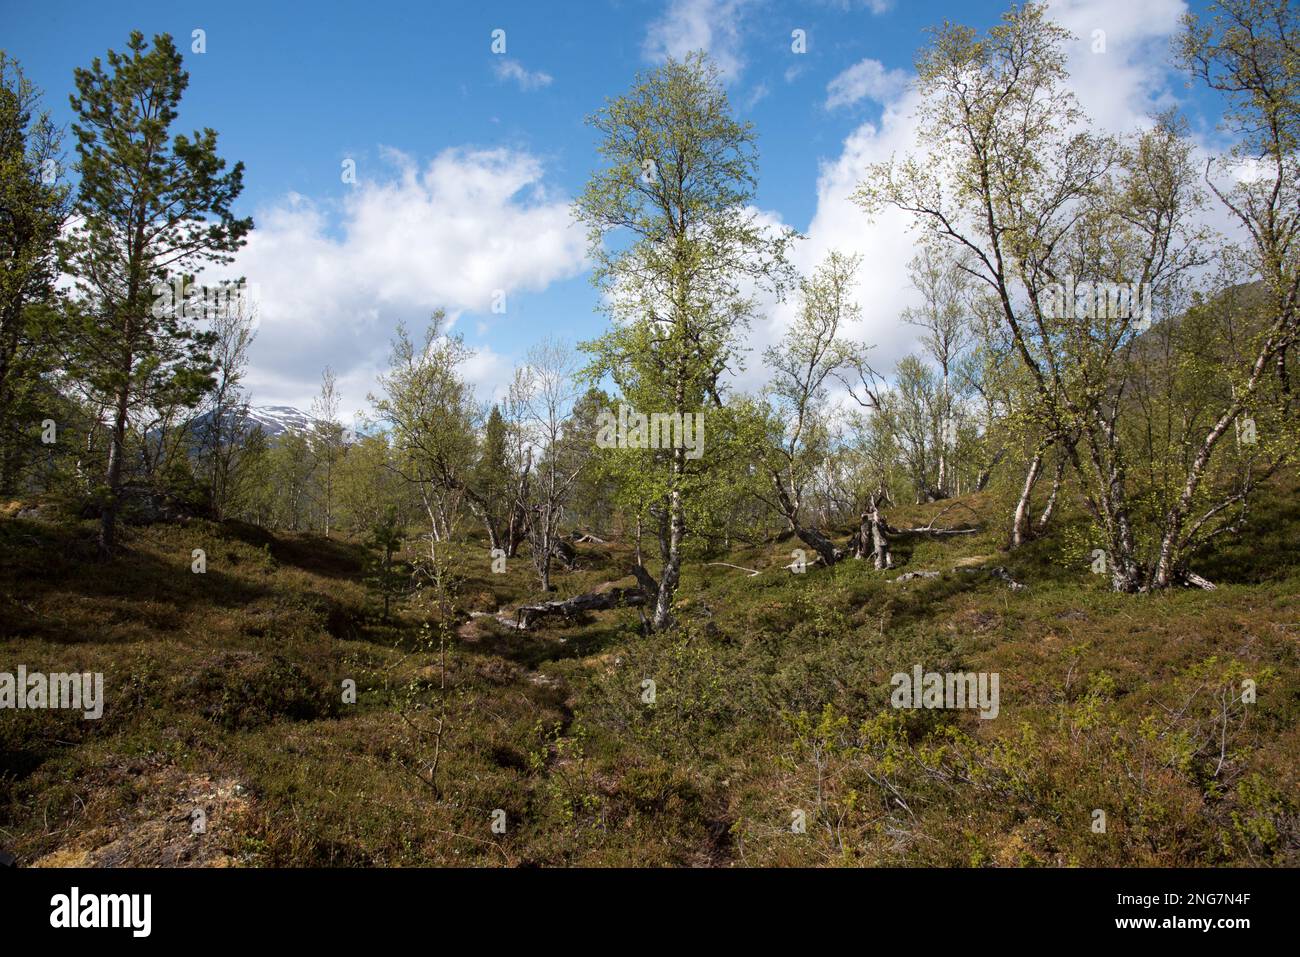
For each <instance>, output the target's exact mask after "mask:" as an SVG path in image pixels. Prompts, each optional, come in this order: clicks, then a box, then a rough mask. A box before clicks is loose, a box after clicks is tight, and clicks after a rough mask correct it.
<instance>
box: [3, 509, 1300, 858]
mask: <svg viewBox="0 0 1300 957" xmlns="http://www.w3.org/2000/svg"><path fill="white" fill-rule="evenodd" d="M1293 491H1294V490H1293V489H1290V488H1287V489H1279V490H1277V492H1276V494H1274V495H1273V497H1272V498H1271V499H1270V500H1269V501H1267V502H1264V503H1263V504H1262V506H1261V508H1260V509H1259V511H1258V512H1257V518H1258V521H1259V529H1260V531H1259V532H1258V533H1252V537H1251V538H1249V539H1248V540H1246V541H1245V542H1244V543H1226V544H1225V545H1224V547H1222V548H1221V550H1220V551H1218V552H1216V553H1214V554H1213V555H1210V556H1207V557H1206V561H1205V563H1204V567H1203V570H1204V571H1205V573H1206V574H1207V575H1208V576H1209V577H1211V578H1213V579H1214V580H1215V581H1216V582H1218V583H1219V585H1220V587H1219V588H1218V590H1216V591H1214V592H1199V591H1175V592H1169V593H1167V594H1161V595H1151V596H1119V595H1114V594H1111V593H1110V592H1108V591H1107V590H1106V588H1105V583H1104V582H1103V581H1102V580H1101V578H1100V576H1093V575H1091V574H1089V572H1088V569H1087V565H1086V562H1084V561H1082V560H1075V559H1073V558H1071V557H1070V556H1069V555H1067V554H1065V551H1066V549H1065V546H1063V545H1062V542H1065V541H1071V540H1073V538H1072V536H1071V535H1070V534H1066V533H1067V532H1068V531H1069V526H1063V527H1062V529H1059V530H1058V533H1057V534H1054V535H1053V536H1051V537H1049V538H1047V539H1044V540H1042V541H1039V542H1035V543H1033V544H1032V545H1030V546H1028V547H1027V548H1025V549H1022V550H1019V551H1017V552H1015V553H1007V552H1005V551H1002V550H1000V546H1001V544H1002V542H1001V538H1002V524H1003V523H1002V520H1001V516H1002V505H1000V504H999V503H996V502H993V501H991V500H990V499H988V498H987V497H985V496H976V497H973V498H970V499H967V500H964V501H965V504H966V505H968V506H969V510H966V509H962V510H957V511H953V512H950V513H948V514H947V515H945V516H944V517H943V518H941V519H940V520H939V523H938V524H940V525H943V524H948V523H953V524H955V523H956V522H958V521H974V522H977V523H978V524H980V525H981V527H982V528H983V531H982V532H980V533H979V534H975V535H970V536H959V537H952V538H945V539H941V540H940V539H931V538H922V537H910V538H908V539H905V540H902V541H900V542H899V543H898V547H897V549H896V553H895V557H896V559H897V561H898V562H899V567H898V568H896V569H894V570H893V571H889V572H876V571H874V570H873V569H871V568H870V567H869V565H867V564H866V563H860V562H854V561H847V562H844V563H843V564H841V565H838V566H836V567H835V568H832V569H819V568H812V569H810V570H809V571H808V572H807V573H806V574H804V575H793V574H790V573H789V572H786V571H781V570H780V569H779V566H781V565H784V564H786V563H787V562H789V561H790V552H791V550H792V549H793V547H794V546H795V545H796V544H797V543H795V542H793V541H792V540H789V539H786V540H781V541H778V542H775V543H770V544H767V545H764V546H762V547H750V548H741V549H737V550H734V551H733V552H732V553H730V554H728V555H709V556H703V555H700V556H695V560H693V561H692V562H691V563H690V564H689V565H688V567H687V568H686V570H685V575H684V581H683V588H682V593H681V601H680V604H679V610H678V613H679V626H678V627H677V629H675V630H674V631H673V632H672V633H670V634H666V635H659V636H652V637H645V636H643V635H642V633H641V629H640V626H639V622H640V619H639V614H638V612H637V611H636V610H635V609H619V610H615V611H611V612H602V613H598V614H595V615H591V616H587V617H586V618H585V619H583V620H581V621H577V622H572V623H551V624H548V625H547V626H546V627H545V628H542V629H541V630H539V631H537V632H535V633H523V634H521V633H518V632H515V631H512V630H509V629H505V628H501V627H499V626H497V625H495V624H494V623H492V622H490V621H480V623H477V624H475V625H474V626H472V627H469V628H463V627H462V625H463V624H464V622H465V621H466V620H467V619H468V613H469V612H470V611H471V610H495V609H497V608H503V609H504V608H511V607H514V606H515V605H517V604H519V603H521V602H524V601H531V600H535V599H537V598H539V597H542V596H539V595H538V594H537V592H536V591H535V579H534V577H533V575H532V573H531V569H530V567H529V563H528V560H527V558H526V557H525V556H523V555H522V554H521V556H520V557H519V558H517V559H514V560H512V561H511V562H510V563H509V569H508V572H507V573H506V574H505V575H493V574H492V573H491V572H490V567H489V564H490V563H489V558H488V549H487V545H486V542H484V541H482V540H479V539H477V538H471V539H468V540H466V541H464V542H462V543H458V544H457V545H456V547H455V548H453V549H452V555H453V560H454V576H455V579H456V589H455V607H453V608H452V609H450V610H449V611H448V612H447V613H446V619H445V620H443V619H442V618H441V617H440V616H439V615H438V614H437V613H434V612H430V611H428V610H427V609H425V608H423V606H422V604H421V603H419V602H416V601H414V600H406V601H402V602H399V603H398V605H397V606H396V607H395V611H394V617H393V619H392V620H390V621H383V620H381V616H380V614H379V605H378V603H377V600H376V598H375V596H374V595H373V594H370V593H368V591H367V589H366V587H365V585H364V583H363V579H364V575H365V562H366V557H367V556H366V552H365V549H364V548H363V547H361V546H360V545H359V544H357V543H355V542H349V541H340V540H337V539H329V540H327V539H324V538H322V537H320V536H315V535H271V534H269V533H266V532H264V531H261V530H259V529H255V528H252V527H249V526H242V525H237V524H225V525H217V524H212V523H202V522H194V523H190V524H186V525H184V526H153V527H149V528H142V529H133V530H131V531H130V533H129V536H128V539H127V541H126V543H125V545H126V547H125V548H124V550H123V553H122V555H121V556H120V557H118V558H117V559H115V560H114V561H113V562H111V563H100V562H98V561H97V560H96V559H95V557H94V548H93V529H92V528H91V527H90V526H89V525H76V524H74V525H68V526H60V525H53V524H46V523H37V522H29V521H22V520H17V519H12V518H0V670H11V669H12V667H13V666H16V665H17V664H20V663H21V664H25V665H26V666H27V667H28V669H29V670H43V671H70V670H77V671H102V672H104V673H105V683H106V688H107V697H108V705H107V707H106V710H105V714H104V717H103V719H102V720H100V721H84V720H81V719H80V717H79V716H74V715H69V714H67V713H63V712H58V711H21V712H17V711H6V712H0V767H2V768H3V771H2V772H0V845H3V846H4V847H6V848H7V849H9V850H11V851H12V852H14V853H15V854H17V855H18V857H19V859H20V861H21V862H22V863H24V864H35V863H41V864H69V863H86V864H140V865H153V864H160V863H161V864H202V865H213V866H216V865H243V866H256V865H288V866H296V865H317V864H326V865H331V864H337V865H439V864H444V865H445V864H461V865H485V866H496V865H525V864H539V865H564V864H584V865H633V866H643V865H681V866H698V865H712V866H729V865H820V864H872V865H895V864H897V865H932V864H939V865H1006V866H1028V865H1073V864H1091V865H1115V866H1121V865H1141V864H1146V865H1160V864H1168V865H1192V866H1198V865H1205V866H1209V865H1232V864H1291V865H1294V864H1296V863H1297V862H1298V858H1297V846H1298V845H1300V808H1298V806H1297V795H1298V794H1300V787H1297V785H1298V784H1300V780H1297V778H1298V776H1300V775H1298V771H1297V768H1298V767H1300V731H1298V730H1297V729H1298V728H1300V720H1297V719H1298V718H1300V661H1298V660H1297V650H1296V642H1297V635H1298V634H1300V587H1298V586H1300V546H1298V545H1297V541H1298V537H1297V532H1298V531H1300V505H1297V503H1296V497H1295V495H1294V494H1293ZM938 510H939V506H919V507H916V508H900V509H896V510H894V511H893V512H891V515H890V519H891V521H893V522H894V523H895V524H898V525H911V524H924V523H925V522H927V521H929V519H930V518H931V517H932V516H934V515H935V514H936V512H937V511H938ZM194 548H203V549H205V551H206V553H207V561H208V566H207V568H208V570H207V573H206V574H204V575H196V574H193V573H192V572H191V570H190V561H191V557H190V556H191V550H192V549H194ZM579 554H580V563H579V569H578V570H577V571H575V572H559V573H558V574H557V575H556V577H555V582H556V584H557V587H558V592H557V594H558V597H565V596H567V595H572V594H577V593H580V592H583V591H587V590H590V589H592V588H594V587H595V586H597V585H599V584H602V583H604V582H607V581H610V580H613V579H618V578H621V577H622V576H623V575H624V574H625V573H626V569H627V562H628V561H629V560H630V550H629V549H628V548H627V547H625V546H622V545H618V544H611V545H583V546H579ZM405 557H406V558H408V559H409V558H412V557H414V556H413V555H410V554H408V555H406V556H405ZM705 561H727V562H731V563H733V564H736V565H741V566H745V567H747V568H755V569H761V570H762V571H761V573H760V574H759V575H757V576H749V575H747V574H746V573H745V572H743V571H738V570H736V569H733V568H725V567H716V566H708V565H705V564H704V562H705ZM993 565H1003V566H1006V567H1007V568H1008V569H1009V571H1010V572H1011V574H1012V575H1013V576H1014V577H1015V578H1016V579H1018V580H1019V581H1022V582H1025V583H1026V584H1028V585H1029V588H1028V589H1027V590H1025V591H1018V592H1013V591H1012V590H1010V589H1009V588H1008V587H1007V586H1006V584H1005V583H1003V582H1001V581H999V580H997V579H995V578H991V577H989V576H988V575H987V574H984V573H981V572H979V571H978V569H980V568H985V567H989V566H993ZM918 569H933V570H940V571H942V572H943V574H942V575H941V576H940V577H939V578H933V579H917V580H913V581H909V582H906V583H898V582H894V581H893V579H895V578H897V577H898V575H900V574H902V573H903V572H906V571H914V570H918ZM968 569H975V570H968ZM629 583H630V579H629ZM548 597H557V595H551V596H548ZM422 626H423V627H422ZM440 628H445V629H446V630H445V631H444V632H443V633H444V634H446V635H448V636H449V641H448V648H447V653H446V658H445V661H446V678H445V682H446V686H447V690H446V692H445V694H443V693H441V692H440V690H439V689H440V687H441V686H442V684H443V681H444V679H443V671H442V664H441V661H442V659H441V658H440V655H439V650H438V642H437V635H438V634H439V629H440ZM915 664H921V665H922V666H923V667H924V669H925V670H927V671H989V672H998V673H999V675H1000V676H1001V711H1000V714H999V716H998V718H997V719H996V720H991V721H982V720H980V719H979V718H978V717H976V716H975V715H974V714H973V713H970V712H954V711H933V710H930V711H927V710H918V711H896V710H894V709H892V708H891V707H890V706H889V696H890V690H891V689H890V681H889V679H890V676H891V675H892V674H893V673H894V672H895V671H904V672H906V671H910V670H911V668H912V666H913V665H915ZM647 679H648V680H650V681H653V682H654V688H655V700H654V704H653V706H651V705H648V704H646V703H645V701H644V700H643V693H644V689H645V687H646V686H645V684H644V682H646V681H647ZM1246 679H1250V680H1253V681H1254V682H1255V683H1256V686H1257V689H1258V690H1257V693H1258V700H1257V703H1255V704H1252V705H1244V706H1243V705H1241V704H1235V705H1229V707H1228V709H1227V712H1228V713H1227V718H1226V720H1225V719H1224V715H1223V702H1224V701H1225V700H1228V701H1231V700H1232V699H1233V698H1234V697H1236V696H1238V695H1239V693H1240V689H1241V686H1242V685H1241V683H1242V681H1244V680H1246ZM345 680H352V681H355V682H356V685H357V688H358V700H357V702H356V703H355V704H349V703H345V702H344V701H343V700H342V693H341V688H342V683H343V682H344V681H345ZM443 708H445V714H446V724H445V731H444V735H443V738H442V745H441V749H440V750H439V752H438V753H439V763H438V772H437V775H436V777H435V778H434V779H433V781H432V782H431V781H430V780H429V774H428V769H429V766H430V764H431V763H432V761H433V755H434V750H435V749H434V738H433V736H432V735H431V733H430V731H431V729H432V728H433V727H434V726H435V721H434V718H435V716H436V715H438V714H440V713H441V710H442V709H443ZM195 807H202V808H204V809H205V812H206V814H207V828H206V833H204V834H202V835H197V836H196V835H194V834H192V833H191V827H190V820H189V815H190V813H191V811H192V810H193V809H194V808H195ZM497 810H500V811H504V812H505V822H506V827H505V832H504V833H495V832H494V831H493V830H492V828H491V823H492V819H493V817H492V816H493V812H494V811H497ZM1097 810H1101V811H1104V812H1105V815H1106V829H1105V832H1104V833H1098V832H1097V831H1095V830H1094V829H1093V821H1094V812H1095V811H1097ZM795 812H802V814H803V819H804V820H805V821H806V832H805V833H795V832H794V831H792V827H791V824H792V815H794V814H795Z"/></svg>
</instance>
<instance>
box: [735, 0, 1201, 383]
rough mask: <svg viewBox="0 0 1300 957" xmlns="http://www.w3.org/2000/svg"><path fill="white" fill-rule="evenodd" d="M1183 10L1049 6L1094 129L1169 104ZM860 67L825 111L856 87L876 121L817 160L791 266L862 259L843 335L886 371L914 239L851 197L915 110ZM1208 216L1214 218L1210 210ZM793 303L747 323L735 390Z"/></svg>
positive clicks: (902, 221)
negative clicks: (1100, 38) (813, 199)
mask: <svg viewBox="0 0 1300 957" xmlns="http://www.w3.org/2000/svg"><path fill="white" fill-rule="evenodd" d="M1185 9H1186V6H1185V4H1184V3H1182V2H1181V0H1150V3H1142V4H1136V3H1133V2H1131V0H1055V2H1053V3H1051V13H1052V16H1053V17H1054V18H1055V19H1056V20H1057V21H1058V22H1060V23H1061V24H1062V25H1063V26H1065V27H1067V28H1068V29H1070V30H1071V32H1073V33H1074V34H1075V35H1076V36H1077V37H1078V39H1077V40H1076V41H1075V42H1074V43H1072V44H1071V45H1070V47H1069V50H1068V59H1069V69H1070V72H1071V79H1070V83H1069V85H1070V87H1071V88H1072V89H1073V91H1074V93H1075V95H1076V96H1077V97H1078V98H1079V100H1080V103H1081V105H1082V106H1083V107H1084V109H1085V110H1086V111H1087V112H1088V113H1089V114H1090V115H1091V116H1092V118H1093V121H1094V125H1095V127H1096V128H1097V129H1099V130H1105V131H1109V132H1115V133H1123V132H1131V131H1133V130H1136V129H1141V128H1144V127H1146V126H1148V125H1149V124H1150V121H1149V117H1150V114H1151V113H1152V112H1154V111H1155V110H1157V109H1160V108H1162V107H1163V106H1166V105H1169V104H1171V103H1172V102H1173V93H1172V90H1173V89H1174V85H1175V84H1176V83H1177V82H1178V81H1177V79H1176V78H1174V77H1172V76H1171V75H1170V72H1169V67H1168V61H1169V55H1168V50H1169V42H1170V39H1171V38H1172V37H1173V36H1174V35H1175V34H1176V32H1177V30H1178V28H1179V21H1180V18H1181V15H1182V13H1183V12H1184V10H1185ZM1094 29H1104V30H1105V31H1106V44H1105V52H1104V53H1094V52H1093V46H1094V44H1093V39H1094V38H1093V35H1092V31H1093V30H1094ZM874 62H875V61H863V63H874ZM863 63H859V64H857V65H856V66H854V67H851V68H850V69H849V70H846V71H845V72H844V73H842V74H840V76H839V77H836V78H835V80H833V81H832V82H831V88H828V93H829V94H831V96H830V97H828V102H827V106H832V105H837V104H835V103H832V102H831V100H833V99H834V98H835V94H836V91H837V89H842V92H843V95H844V96H848V95H849V93H850V92H852V91H857V90H859V89H861V90H863V91H864V92H863V93H862V95H863V96H873V98H876V96H875V94H879V98H880V99H881V100H882V101H883V107H884V108H883V111H882V115H881V117H880V119H879V120H878V121H873V122H866V123H863V124H861V125H860V126H858V127H857V128H856V129H855V130H853V131H852V132H851V133H850V134H849V135H848V136H847V137H846V138H845V139H844V141H843V144H842V146H841V149H840V151H839V154H838V155H837V156H835V157H833V158H829V159H826V160H824V161H823V162H822V163H821V164H820V167H819V172H818V177H817V186H816V189H817V206H816V211H815V213H814V215H813V218H812V221H811V222H810V223H809V225H808V228H807V230H806V231H805V236H806V238H805V240H804V241H803V242H801V243H799V244H798V245H797V247H796V250H795V253H794V260H795V264H796V265H797V266H798V267H799V269H800V270H801V271H803V272H805V273H807V272H810V271H811V270H812V269H813V268H815V267H816V266H817V264H818V263H819V262H821V260H822V259H823V258H824V257H825V256H826V254H827V253H828V252H829V251H830V250H832V249H838V250H840V251H843V252H846V253H858V254H860V255H861V256H862V267H861V269H860V270H859V273H858V283H857V289H856V298H857V301H858V302H859V303H860V304H861V306H862V320H861V323H860V326H859V327H858V328H857V329H846V330H845V334H846V335H847V336H848V337H850V338H853V339H856V340H858V341H860V342H865V343H867V344H868V345H871V346H873V347H874V348H873V350H872V352H871V358H872V364H873V365H874V366H875V367H876V369H877V371H880V372H882V373H886V374H888V373H889V372H891V371H892V369H893V367H894V365H895V364H896V363H897V361H898V360H899V359H900V358H902V357H903V356H904V355H906V354H907V353H909V352H914V351H916V350H917V349H919V347H920V345H919V342H918V340H917V335H916V329H915V328H914V327H912V326H909V325H907V324H905V323H903V322H901V321H900V320H899V315H900V313H901V312H902V310H903V309H904V308H905V307H907V306H909V305H915V304H917V303H916V293H915V292H914V291H913V290H912V288H911V285H910V283H909V281H908V278H907V272H906V266H907V263H908V261H909V260H910V259H911V258H912V256H913V255H914V254H915V245H916V239H917V236H916V233H915V232H914V231H913V229H912V224H913V220H912V218H911V217H909V216H907V215H905V214H903V213H900V212H898V211H895V210H885V211H883V212H881V213H880V214H879V215H878V216H877V217H876V218H875V219H874V220H868V219H867V217H866V215H865V213H864V212H863V211H862V209H861V208H860V207H859V206H858V205H857V204H855V203H854V202H853V201H852V198H851V197H852V194H853V192H854V190H855V189H856V187H857V185H858V183H859V182H860V181H861V180H862V177H863V176H864V174H865V172H866V170H867V167H868V166H870V165H871V164H873V163H878V162H883V161H886V160H888V159H890V158H891V157H895V156H897V157H902V156H904V155H906V154H908V153H915V152H917V150H918V147H917V144H916V120H915V111H916V107H917V105H918V102H919V98H918V94H917V93H916V92H915V91H914V90H911V89H908V88H907V85H906V83H903V82H892V83H889V82H883V81H882V82H881V85H880V86H877V87H875V88H874V90H873V89H872V84H873V83H874V82H875V81H876V80H878V79H881V78H883V77H884V76H886V75H887V71H884V70H883V68H880V71H879V72H877V70H876V68H873V67H868V68H864V69H860V68H862V67H863ZM876 66H877V67H879V64H876ZM854 71H858V73H857V74H855V73H854ZM888 72H892V73H901V72H902V71H888ZM851 75H853V76H854V77H855V79H854V81H853V82H850V80H849V79H843V82H842V84H841V87H839V88H837V87H836V84H837V83H840V81H841V80H842V78H847V77H849V76H851ZM908 78H909V76H908V75H904V76H902V77H900V78H899V79H908ZM846 102H847V101H846ZM1211 215H1212V216H1213V217H1215V218H1217V219H1220V220H1221V219H1222V217H1221V215H1219V214H1218V213H1217V212H1212V214H1211ZM795 307H796V304H795V303H793V302H787V303H785V304H770V306H769V309H768V315H769V317H770V318H769V319H768V320H766V321H762V322H760V323H758V324H756V327H755V329H754V330H753V332H754V334H753V336H751V338H750V344H751V346H752V347H753V349H754V355H753V357H752V359H751V361H750V362H749V364H748V368H747V369H746V370H745V372H744V373H743V374H742V375H741V376H740V377H739V378H738V381H737V383H736V384H737V385H738V386H739V387H740V388H754V387H757V386H758V385H760V384H761V383H762V382H763V381H764V380H765V377H766V371H765V370H764V369H763V368H762V366H761V363H760V362H759V361H758V356H760V355H761V353H762V350H763V348H765V347H766V346H768V345H770V344H772V343H774V342H776V341H777V340H778V339H779V338H780V337H781V335H782V334H783V332H784V330H785V329H786V328H788V326H789V323H790V320H791V318H792V316H793V310H794V308H795Z"/></svg>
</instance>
